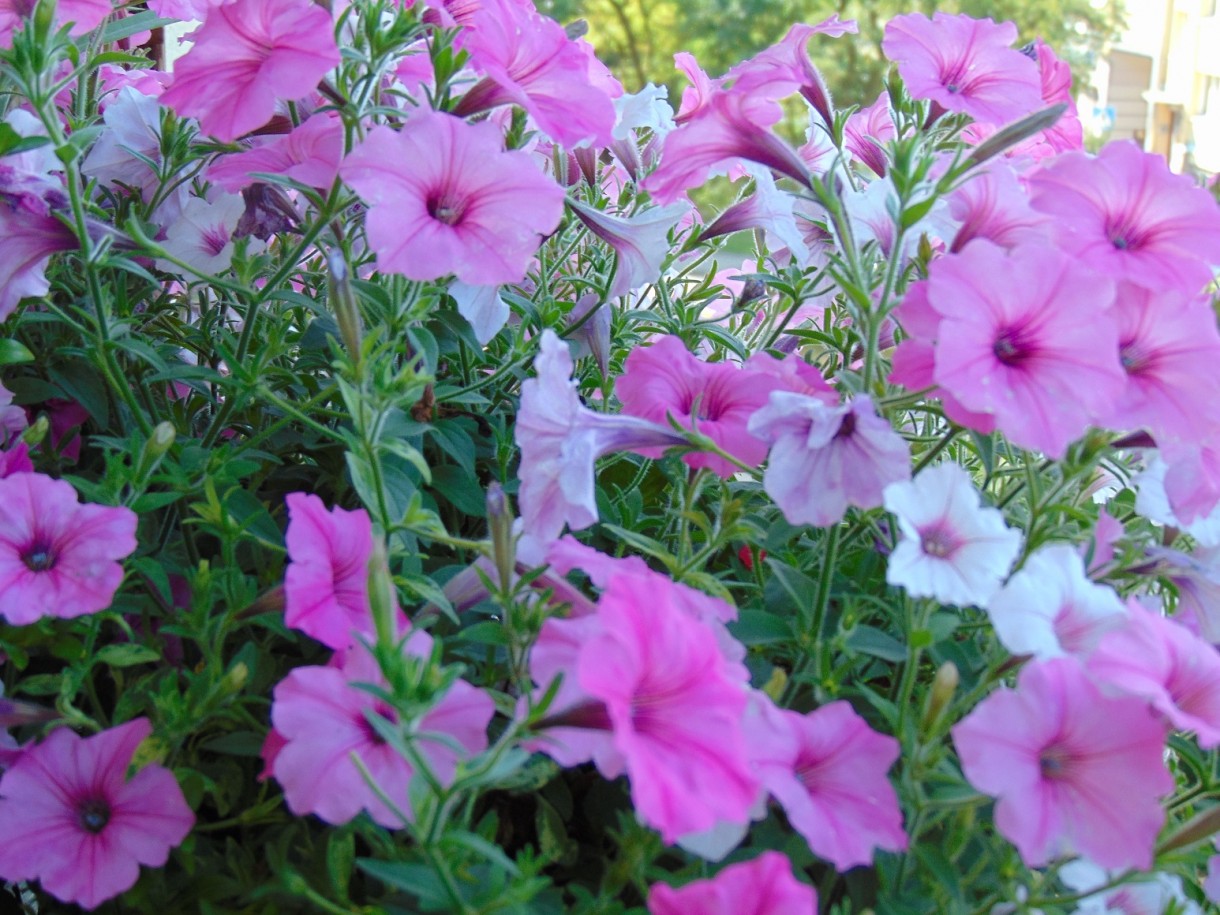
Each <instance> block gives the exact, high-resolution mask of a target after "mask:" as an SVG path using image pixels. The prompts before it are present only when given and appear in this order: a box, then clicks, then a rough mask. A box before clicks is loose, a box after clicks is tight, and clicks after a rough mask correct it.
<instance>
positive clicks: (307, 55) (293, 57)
mask: <svg viewBox="0 0 1220 915" xmlns="http://www.w3.org/2000/svg"><path fill="white" fill-rule="evenodd" d="M191 37H192V41H193V45H192V47H191V49H190V50H189V51H188V52H187V53H186V54H185V55H184V56H183V57H182V58H181V59H180V60H178V61H176V62H175V64H174V79H173V82H172V83H171V84H170V86H169V88H168V89H166V90H165V92H164V93H162V95H161V102H162V104H164V105H168V106H169V107H170V108H173V109H174V111H176V112H177V113H178V114H180V115H182V116H184V117H196V118H198V119H199V125H200V127H201V128H202V130H203V132H204V133H208V134H211V135H212V136H214V137H216V138H217V139H219V140H225V141H230V140H236V139H237V138H238V137H240V136H241V135H242V134H245V133H249V132H250V131H252V130H255V129H257V128H259V127H262V126H263V125H264V124H266V123H267V121H269V120H270V119H271V116H272V115H273V114H275V105H276V102H277V101H278V100H280V99H297V98H301V97H303V96H306V95H308V94H309V93H310V92H312V91H313V88H314V87H315V86H316V85H317V84H318V81H319V80H321V79H322V77H324V76H325V75H326V74H327V73H328V72H329V71H330V70H331V69H332V68H334V67H335V66H337V65H338V63H339V59H340V58H339V48H338V45H337V44H336V43H335V35H334V25H333V23H332V22H331V18H330V14H329V13H328V12H327V11H326V10H325V9H323V8H322V7H321V6H319V5H317V4H316V3H313V2H312V0H231V2H228V3H224V4H222V5H219V6H215V7H213V8H212V9H210V10H208V12H207V18H206V19H205V20H204V23H203V25H202V26H200V28H199V29H197V30H196V31H195V32H194V33H192V36H191Z"/></svg>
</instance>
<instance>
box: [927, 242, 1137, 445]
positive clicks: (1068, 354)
mask: <svg viewBox="0 0 1220 915" xmlns="http://www.w3.org/2000/svg"><path fill="white" fill-rule="evenodd" d="M927 292H928V302H929V303H930V304H931V306H932V308H933V309H935V311H936V312H937V313H939V314H940V315H941V319H942V320H941V325H940V327H939V330H938V334H937V344H936V372H935V377H936V381H937V383H938V384H940V385H941V386H942V387H944V388H945V389H946V390H948V391H950V392H952V394H953V396H954V397H955V398H956V399H957V400H958V401H960V402H961V404H962V405H963V406H965V407H966V408H967V409H969V410H973V411H977V412H980V413H990V414H992V415H994V416H995V422H996V426H997V427H998V428H999V430H1000V431H1001V432H1003V433H1004V434H1005V435H1007V436H1008V438H1010V439H1011V440H1012V441H1013V443H1014V444H1017V445H1019V446H1021V447H1023V448H1033V449H1038V450H1041V451H1045V452H1046V453H1047V454H1048V455H1049V456H1050V457H1053V458H1060V457H1062V456H1063V454H1064V452H1065V451H1066V450H1067V446H1068V445H1069V444H1070V443H1071V442H1072V441H1073V440H1074V439H1076V438H1078V437H1079V436H1080V435H1081V434H1083V433H1084V431H1085V429H1086V428H1087V427H1088V425H1089V422H1090V420H1092V419H1093V418H1094V417H1096V416H1097V415H1099V414H1102V413H1105V412H1107V411H1109V410H1111V409H1112V408H1113V405H1114V403H1115V401H1116V400H1117V398H1118V396H1119V395H1120V393H1121V391H1122V387H1123V383H1124V376H1123V372H1122V367H1121V366H1120V364H1119V360H1118V330H1117V328H1116V327H1115V325H1114V322H1113V320H1112V319H1111V318H1110V317H1109V315H1108V314H1107V313H1106V312H1107V309H1109V307H1110V305H1111V303H1112V301H1113V287H1112V286H1111V285H1110V283H1108V282H1107V281H1106V280H1105V279H1103V278H1101V277H1097V276H1093V275H1091V274H1089V273H1087V272H1085V271H1082V270H1081V269H1080V265H1079V263H1078V262H1076V261H1074V260H1072V259H1071V258H1069V257H1067V256H1065V255H1063V254H1061V253H1060V252H1059V251H1057V250H1056V249H1054V248H1051V247H1050V246H1047V245H1020V246H1018V247H1016V248H1014V249H1013V250H1012V251H1009V252H1004V251H1003V250H1002V249H1000V248H998V247H996V246H995V245H993V244H991V243H989V242H984V241H975V242H973V243H971V244H970V245H968V246H967V247H966V248H965V249H964V250H963V251H962V252H961V253H959V254H954V255H951V256H949V257H945V258H942V259H941V260H939V261H937V262H936V263H935V264H934V265H933V266H932V269H931V270H930V271H929V277H928V290H927Z"/></svg>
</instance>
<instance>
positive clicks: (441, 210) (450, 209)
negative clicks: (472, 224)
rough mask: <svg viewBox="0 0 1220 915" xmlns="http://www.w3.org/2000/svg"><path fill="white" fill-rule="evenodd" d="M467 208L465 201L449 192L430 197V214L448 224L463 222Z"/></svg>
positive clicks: (453, 224)
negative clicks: (463, 215)
mask: <svg viewBox="0 0 1220 915" xmlns="http://www.w3.org/2000/svg"><path fill="white" fill-rule="evenodd" d="M465 210H466V206H465V203H464V202H463V201H461V200H457V199H455V198H454V197H452V196H450V195H449V194H439V195H437V196H435V197H429V198H428V215H429V216H431V217H432V218H433V219H436V220H438V221H439V222H443V223H444V224H445V225H447V226H455V225H457V224H458V223H459V222H461V221H462V214H463V213H464V212H465Z"/></svg>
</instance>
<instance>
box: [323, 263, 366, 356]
mask: <svg viewBox="0 0 1220 915" xmlns="http://www.w3.org/2000/svg"><path fill="white" fill-rule="evenodd" d="M326 266H327V268H329V271H330V275H329V276H328V278H327V283H326V285H327V289H328V291H329V293H330V307H331V309H332V310H333V311H334V313H335V320H336V321H337V322H338V324H339V335H340V336H341V337H342V338H343V345H344V347H345V348H346V349H347V352H348V354H349V355H350V356H351V359H352V362H354V363H356V364H359V362H360V348H361V340H362V338H363V330H362V326H361V322H360V305H359V303H358V302H357V301H356V292H355V290H354V289H353V288H352V277H351V271H350V270H349V269H348V266H347V261H346V260H345V259H344V257H343V252H342V251H340V250H339V249H337V248H335V249H333V250H331V251H330V252H329V253H328V254H327V255H326Z"/></svg>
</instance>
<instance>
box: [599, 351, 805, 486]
mask: <svg viewBox="0 0 1220 915" xmlns="http://www.w3.org/2000/svg"><path fill="white" fill-rule="evenodd" d="M782 386H783V382H782V381H781V380H780V379H779V378H778V377H777V376H776V375H773V374H771V373H769V372H764V371H758V370H755V369H752V368H750V367H749V366H747V367H745V368H741V367H738V366H735V365H730V364H729V363H726V362H716V363H708V362H703V361H701V360H699V359H697V358H695V356H694V355H693V354H692V353H691V352H690V351H689V350H688V349H687V348H686V347H685V346H684V345H683V343H682V341H681V340H680V339H679V338H678V337H662V338H661V339H659V340H658V341H657V342H656V343H654V344H653V345H652V346H647V347H640V348H639V349H637V350H635V351H634V352H632V353H631V355H630V356H628V357H627V362H626V365H625V371H624V372H623V374H622V375H620V376H619V377H618V380H617V381H616V382H615V385H614V390H615V392H616V393H617V394H618V396H619V399H620V400H622V402H623V410H624V411H625V412H627V413H631V414H633V415H635V416H640V417H643V418H644V419H648V420H652V421H655V422H662V421H664V420H665V418H666V417H667V416H671V417H673V419H674V420H675V421H676V422H677V423H678V424H679V425H682V426H688V427H692V428H697V429H698V431H699V432H700V433H702V434H703V435H706V436H708V437H709V438H711V439H712V440H713V441H714V442H715V443H716V444H717V445H719V446H720V447H721V448H722V449H724V450H725V451H727V452H728V453H729V454H731V455H733V456H734V457H735V458H737V459H738V460H740V461H743V462H744V463H747V464H760V463H762V460H763V458H764V457H766V455H767V443H766V442H764V441H763V440H762V439H760V438H758V437H757V436H755V435H752V434H751V433H750V432H749V431H748V429H747V424H748V422H749V420H750V417H751V416H752V415H753V414H754V412H755V411H756V410H758V409H760V408H761V407H763V406H764V405H765V404H766V402H767V398H768V397H769V396H770V395H771V392H772V391H774V390H778V389H780V388H781V387H782ZM645 453H648V452H645ZM682 460H684V461H685V462H686V463H687V464H688V465H690V466H691V467H707V468H708V469H710V470H712V471H713V472H715V473H717V474H719V475H720V476H722V477H729V476H732V474H733V472H734V470H735V468H734V466H733V464H732V462H731V461H728V460H726V459H725V458H722V457H718V456H716V455H714V454H688V455H686V456H685V457H683V458H682Z"/></svg>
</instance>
